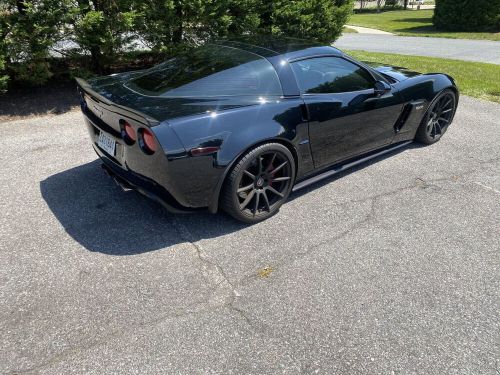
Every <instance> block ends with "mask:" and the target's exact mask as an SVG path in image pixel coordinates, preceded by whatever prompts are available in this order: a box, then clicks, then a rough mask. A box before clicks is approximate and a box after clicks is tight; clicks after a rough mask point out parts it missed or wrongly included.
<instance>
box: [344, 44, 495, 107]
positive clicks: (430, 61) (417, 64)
mask: <svg viewBox="0 0 500 375" xmlns="http://www.w3.org/2000/svg"><path fill="white" fill-rule="evenodd" d="M346 53H348V54H350V55H351V56H353V57H355V58H357V59H358V60H361V61H365V62H375V63H379V64H381V65H394V66H402V67H405V68H408V69H412V70H415V71H417V72H421V73H435V72H439V73H446V74H449V75H450V76H452V77H453V78H454V79H455V80H456V82H457V85H458V87H459V89H460V92H461V93H462V94H464V95H469V96H472V97H475V98H480V99H486V100H491V101H493V102H497V103H500V65H495V64H486V63H479V62H466V61H460V60H450V59H439V58H434V57H423V56H406V55H393V54H387V53H378V52H365V51H346Z"/></svg>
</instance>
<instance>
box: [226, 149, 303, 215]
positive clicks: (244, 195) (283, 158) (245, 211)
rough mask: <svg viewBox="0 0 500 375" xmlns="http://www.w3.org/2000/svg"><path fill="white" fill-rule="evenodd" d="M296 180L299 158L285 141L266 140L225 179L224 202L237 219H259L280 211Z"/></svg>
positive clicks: (230, 213)
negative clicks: (285, 144) (283, 143)
mask: <svg viewBox="0 0 500 375" xmlns="http://www.w3.org/2000/svg"><path fill="white" fill-rule="evenodd" d="M294 181H295V160H294V158H293V155H292V154H291V152H290V151H289V150H288V149H287V148H286V147H285V146H283V145H282V144H279V143H266V144H263V145H261V146H258V147H256V148H254V149H252V150H250V151H249V152H247V153H246V154H245V155H244V156H242V157H241V159H240V160H239V161H238V162H237V163H236V165H235V166H234V167H233V168H232V170H231V171H230V172H229V175H228V177H227V178H226V181H225V182H224V186H223V190H222V196H221V205H222V208H223V209H224V211H226V212H227V213H228V214H229V215H231V216H232V217H234V218H235V219H236V220H239V221H243V222H245V223H248V224H254V223H258V222H260V221H262V220H265V219H267V218H269V217H271V216H273V215H274V214H276V213H277V212H278V211H279V209H280V207H281V205H282V204H283V203H284V202H285V201H286V200H287V198H288V196H289V195H290V192H291V190H292V186H293V182H294Z"/></svg>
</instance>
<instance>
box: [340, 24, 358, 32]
mask: <svg viewBox="0 0 500 375" xmlns="http://www.w3.org/2000/svg"><path fill="white" fill-rule="evenodd" d="M346 33H347V34H353V33H354V34H355V33H357V31H356V30H354V29H351V28H350V27H346V26H344V29H343V30H342V34H346Z"/></svg>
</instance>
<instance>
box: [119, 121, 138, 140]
mask: <svg viewBox="0 0 500 375" xmlns="http://www.w3.org/2000/svg"><path fill="white" fill-rule="evenodd" d="M120 126H121V130H122V132H121V133H122V138H123V140H124V141H125V143H126V144H128V145H129V146H130V145H133V144H134V143H135V141H136V140H137V133H136V132H135V129H134V128H133V126H132V125H130V124H129V123H128V122H127V121H125V120H120Z"/></svg>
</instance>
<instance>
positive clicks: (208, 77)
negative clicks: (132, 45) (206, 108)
mask: <svg viewBox="0 0 500 375" xmlns="http://www.w3.org/2000/svg"><path fill="white" fill-rule="evenodd" d="M126 87H128V88H129V89H131V90H133V91H135V92H138V93H139V94H142V95H147V96H160V97H191V98H192V97H213V96H234V95H257V96H264V95H282V93H283V92H282V90H281V85H280V82H279V79H278V76H277V74H276V71H275V70H274V68H273V66H272V65H271V63H270V62H269V61H267V60H266V59H265V58H263V57H261V56H258V55H255V54H253V53H251V52H247V51H243V50H240V49H237V48H231V47H224V46H215V45H211V46H204V47H199V48H197V49H195V50H193V51H190V52H189V53H185V54H182V55H179V56H177V57H174V58H172V59H170V60H167V61H165V62H164V63H162V64H160V65H157V66H155V67H153V68H151V69H149V70H147V71H146V72H145V73H144V74H142V75H140V76H138V77H136V78H134V79H132V80H131V81H130V82H128V83H127V84H126Z"/></svg>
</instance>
